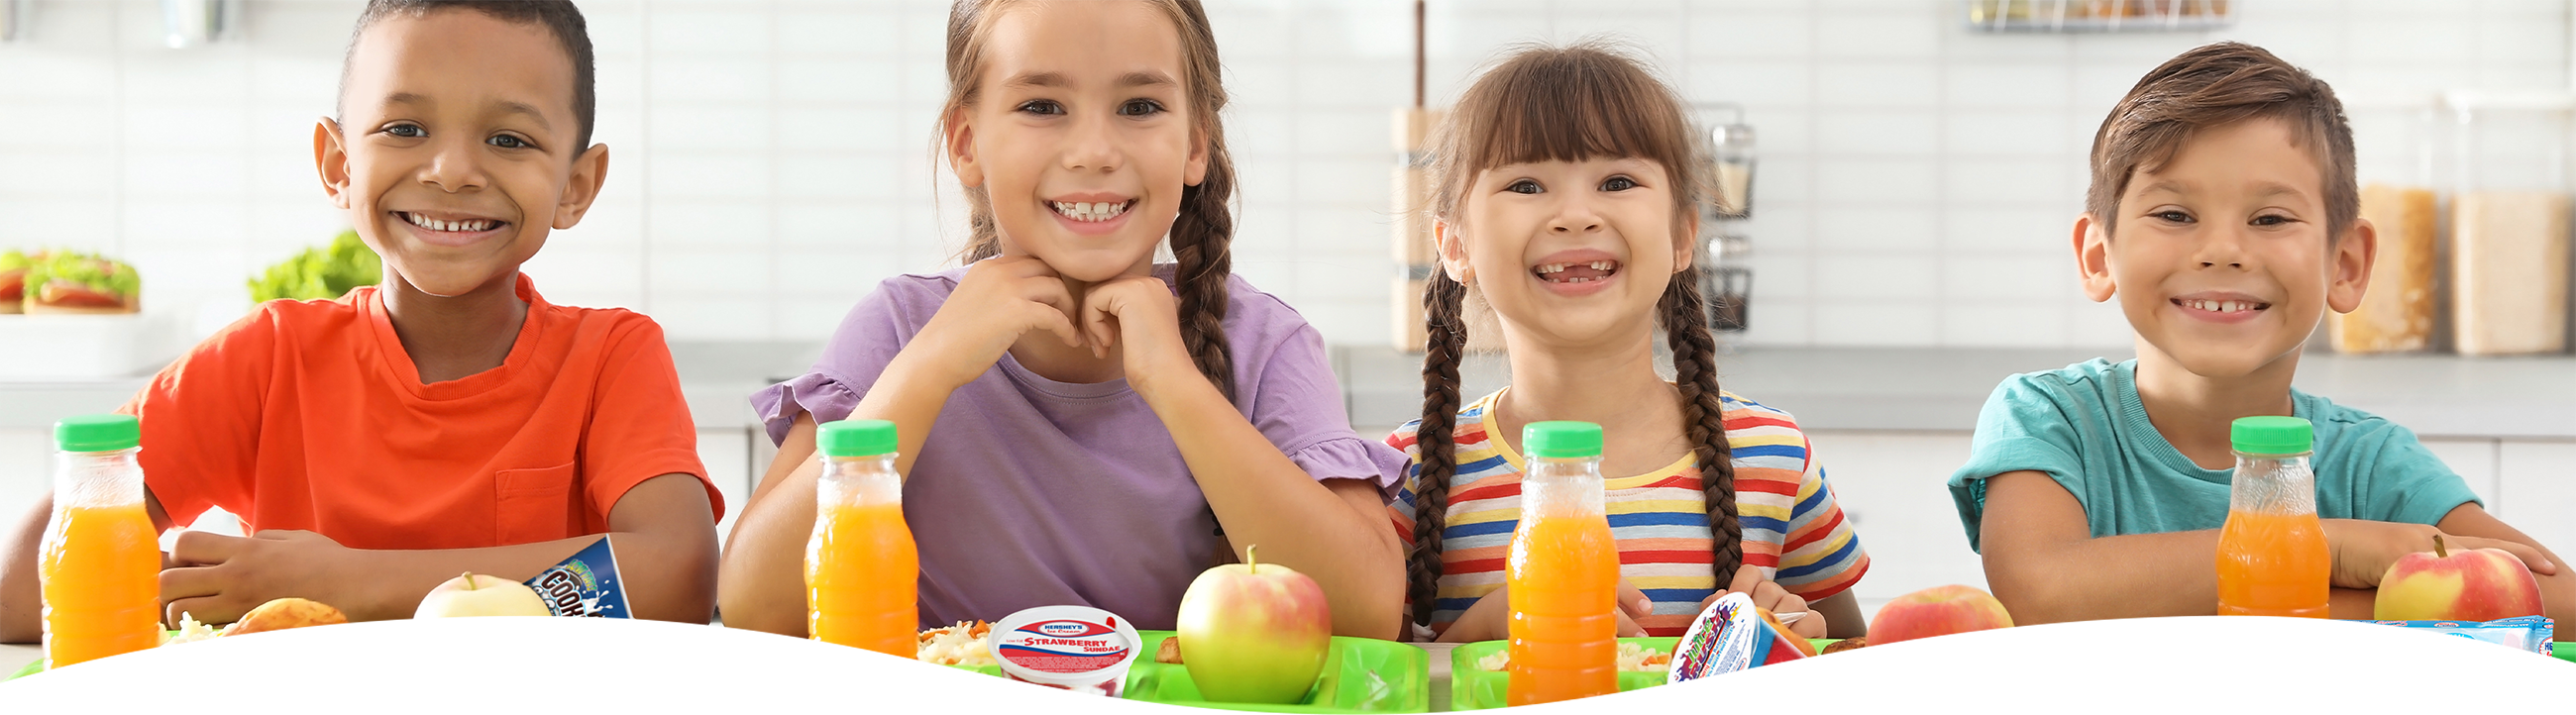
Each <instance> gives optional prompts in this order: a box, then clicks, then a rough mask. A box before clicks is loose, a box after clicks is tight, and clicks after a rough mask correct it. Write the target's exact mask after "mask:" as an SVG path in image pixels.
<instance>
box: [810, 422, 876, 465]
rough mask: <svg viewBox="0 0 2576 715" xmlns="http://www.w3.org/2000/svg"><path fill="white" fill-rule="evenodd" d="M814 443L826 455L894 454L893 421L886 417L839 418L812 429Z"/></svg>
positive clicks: (861, 455) (865, 455)
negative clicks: (865, 418)
mask: <svg viewBox="0 0 2576 715" xmlns="http://www.w3.org/2000/svg"><path fill="white" fill-rule="evenodd" d="M814 446H815V447H816V448H819V449H821V450H823V456H826V457H874V456H877V455H880V454H893V453H894V423H893V422H888V421H885V420H838V421H834V422H825V423H823V426H822V427H821V428H818V429H816V430H814Z"/></svg>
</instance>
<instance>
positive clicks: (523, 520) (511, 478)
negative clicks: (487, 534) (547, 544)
mask: <svg viewBox="0 0 2576 715" xmlns="http://www.w3.org/2000/svg"><path fill="white" fill-rule="evenodd" d="M574 466H575V465H573V464H565V465H563V466H560V467H546V468H543V469H504V470H501V471H498V472H494V473H493V475H492V476H493V479H492V482H493V489H494V490H495V492H496V493H495V494H494V496H495V497H496V499H495V500H494V501H495V504H496V505H497V506H496V507H495V508H494V509H493V514H492V530H493V534H492V536H493V538H494V539H496V541H495V542H494V543H497V544H500V545H503V546H509V545H515V544H527V543H535V542H539V541H552V540H555V539H561V538H566V537H569V536H572V535H573V533H572V526H571V524H572V482H573V477H574V474H575V471H576V470H575V469H574Z"/></svg>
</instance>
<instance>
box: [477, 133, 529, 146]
mask: <svg viewBox="0 0 2576 715" xmlns="http://www.w3.org/2000/svg"><path fill="white" fill-rule="evenodd" d="M483 143H485V144H490V145H492V146H497V147H500V148H503V149H533V148H536V146H537V145H535V144H530V143H528V140H526V139H521V138H518V137H514V136H510V135H508V134H495V135H493V136H492V138H490V139H485V140H483Z"/></svg>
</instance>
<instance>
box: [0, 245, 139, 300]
mask: <svg viewBox="0 0 2576 715" xmlns="http://www.w3.org/2000/svg"><path fill="white" fill-rule="evenodd" d="M40 255H41V256H42V257H41V258H30V259H29V262H28V266H27V274H26V288H25V289H24V291H25V292H24V296H25V300H26V311H27V312H29V313H132V312H136V311H139V310H142V309H143V278H142V277H141V276H139V275H137V274H136V273H135V272H134V267H133V266H128V265H125V264H123V263H119V262H116V261H114V260H110V259H107V258H102V257H99V256H94V255H89V254H85V253H73V252H71V251H48V252H45V253H43V254H40Z"/></svg>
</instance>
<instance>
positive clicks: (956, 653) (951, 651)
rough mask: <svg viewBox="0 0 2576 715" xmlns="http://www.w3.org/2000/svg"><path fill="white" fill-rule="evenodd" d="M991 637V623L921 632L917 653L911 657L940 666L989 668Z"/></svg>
mask: <svg viewBox="0 0 2576 715" xmlns="http://www.w3.org/2000/svg"><path fill="white" fill-rule="evenodd" d="M992 635H993V624H991V623H987V622H984V621H958V622H957V624H956V625H953V626H948V627H946V628H933V629H930V630H926V631H922V632H921V652H920V653H919V654H918V655H916V656H914V657H917V658H920V659H921V660H922V662H925V663H937V664H940V665H992V664H993V645H992V642H991V638H992Z"/></svg>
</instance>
